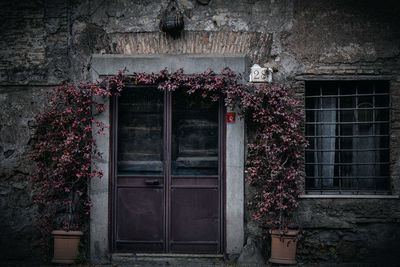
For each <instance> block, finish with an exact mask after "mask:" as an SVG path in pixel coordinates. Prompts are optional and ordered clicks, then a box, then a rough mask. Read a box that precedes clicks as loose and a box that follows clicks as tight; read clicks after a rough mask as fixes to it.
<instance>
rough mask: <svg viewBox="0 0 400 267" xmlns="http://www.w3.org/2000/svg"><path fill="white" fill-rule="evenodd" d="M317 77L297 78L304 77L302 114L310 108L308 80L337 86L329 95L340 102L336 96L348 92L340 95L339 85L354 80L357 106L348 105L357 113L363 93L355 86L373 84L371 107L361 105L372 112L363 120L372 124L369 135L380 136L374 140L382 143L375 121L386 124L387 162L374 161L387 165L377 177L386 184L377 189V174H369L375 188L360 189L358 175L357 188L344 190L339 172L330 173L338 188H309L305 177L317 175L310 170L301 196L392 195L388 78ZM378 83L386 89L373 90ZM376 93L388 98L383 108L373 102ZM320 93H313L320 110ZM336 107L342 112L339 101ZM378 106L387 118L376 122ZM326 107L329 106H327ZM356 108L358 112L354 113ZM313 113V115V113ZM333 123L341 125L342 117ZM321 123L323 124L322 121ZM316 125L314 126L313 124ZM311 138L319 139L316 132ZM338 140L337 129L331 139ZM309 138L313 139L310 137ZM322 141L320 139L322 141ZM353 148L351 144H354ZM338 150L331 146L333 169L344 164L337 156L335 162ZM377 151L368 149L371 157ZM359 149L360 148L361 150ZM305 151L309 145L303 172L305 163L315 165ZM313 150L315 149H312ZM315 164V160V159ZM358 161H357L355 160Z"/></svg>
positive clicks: (390, 100)
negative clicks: (384, 111) (310, 173)
mask: <svg viewBox="0 0 400 267" xmlns="http://www.w3.org/2000/svg"><path fill="white" fill-rule="evenodd" d="M315 78H316V77H312V78H311V79H304V77H300V79H301V80H304V110H305V113H306V114H307V111H309V110H310V109H309V108H307V97H309V96H308V92H307V90H310V87H311V86H310V84H311V82H313V83H314V84H317V85H318V84H319V86H320V87H321V86H324V84H325V85H327V84H329V85H330V86H334V87H336V90H337V92H336V94H334V95H332V96H331V97H333V98H334V99H335V100H336V102H337V103H340V100H338V99H340V98H341V97H343V96H347V95H342V93H341V91H340V86H341V85H343V84H344V83H345V82H351V83H353V84H354V85H355V87H354V89H355V94H354V97H355V98H356V104H355V105H356V106H355V107H354V108H350V109H349V110H352V109H353V110H354V112H355V113H357V114H358V111H359V110H363V109H360V108H359V107H358V104H359V103H358V99H359V98H360V97H363V94H359V91H358V87H359V86H360V84H362V83H368V84H369V85H370V86H372V88H373V92H372V93H371V94H368V96H371V97H372V98H373V106H372V107H371V108H364V109H365V110H367V111H370V110H372V114H373V120H372V121H367V122H365V123H369V124H371V125H372V126H373V134H372V135H371V137H372V138H374V139H375V138H376V137H379V139H377V140H378V141H379V142H381V138H382V136H383V135H377V134H376V131H375V127H376V125H377V124H378V123H384V124H386V125H384V127H386V129H385V130H387V134H386V135H385V137H386V138H387V147H385V149H384V150H385V151H387V152H388V161H386V162H382V160H380V159H379V160H375V163H378V164H380V165H383V166H384V167H385V168H387V175H384V176H379V177H383V179H385V181H383V183H386V187H385V190H377V183H378V182H379V180H377V179H378V178H377V177H378V176H376V175H373V176H372V177H373V178H371V179H372V181H373V184H374V187H375V190H373V189H372V188H369V189H365V188H364V189H363V188H359V185H358V179H360V178H353V179H357V182H356V183H357V187H356V188H351V189H349V190H344V189H343V188H342V187H341V186H340V181H342V179H343V177H344V176H341V175H340V174H339V175H338V176H336V175H335V174H333V176H332V180H334V179H335V178H336V179H337V180H338V181H339V186H338V188H330V189H329V188H323V186H320V187H318V188H316V187H315V188H310V187H309V186H308V185H307V179H314V181H315V179H317V178H315V173H313V175H310V176H307V175H306V176H305V180H304V191H303V192H304V195H303V196H313V197H318V196H329V195H331V196H332V195H338V196H362V195H365V196H378V195H386V196H387V195H391V194H392V191H391V179H392V177H391V168H392V166H391V149H390V143H391V139H390V138H391V115H392V114H391V110H392V106H391V102H392V99H391V98H392V95H391V90H390V89H391V87H390V80H389V79H386V78H380V79H379V77H372V78H371V77H370V79H358V78H357V77H356V78H350V79H349V78H348V77H347V78H345V79H341V78H340V77H336V78H332V77H331V78H330V79H315ZM379 83H380V85H383V86H384V90H385V92H384V93H379V92H378V93H377V92H376V91H375V86H376V84H378V85H379ZM377 95H385V96H387V97H388V103H385V105H384V106H383V107H379V108H377V106H376V103H375V98H376V96H377ZM322 96H323V94H322V88H320V94H319V95H316V96H314V97H315V98H316V99H318V100H319V101H320V107H319V110H323V108H322V103H321V102H322ZM336 105H337V106H336V107H335V108H334V110H335V113H337V114H341V112H342V111H343V109H342V108H341V107H340V105H339V104H336ZM377 109H383V110H387V120H385V121H382V122H380V121H379V122H378V123H377V122H376V120H375V117H376V114H375V113H376V110H377ZM328 110H329V109H328ZM356 111H357V112H356ZM314 116H315V115H314ZM339 116H341V115H339ZM355 119H356V121H353V122H351V123H350V124H351V125H353V124H354V122H356V124H361V123H360V121H359V119H358V115H357V116H356V118H355ZM335 121H336V122H335V123H333V124H334V125H338V124H339V125H340V124H342V123H343V122H342V121H341V118H339V121H338V119H336V118H335ZM313 122H315V124H316V125H318V121H317V118H314V121H313ZM308 123H310V121H308V118H307V116H306V117H305V127H304V135H305V136H306V137H309V136H308V135H307V125H308ZM322 124H323V123H322ZM315 128H316V127H315ZM349 136H352V137H351V140H352V142H354V137H353V136H354V134H352V135H349ZM311 137H313V138H314V140H315V139H318V135H316V134H314V136H311ZM356 138H357V139H359V138H360V136H356ZM338 139H341V132H339V134H337V133H335V134H334V140H335V141H334V142H336V140H338ZM311 140H312V139H311ZM321 143H322V142H321ZM353 147H354V146H353ZM315 149H316V147H314V150H315ZM338 150H341V148H339V149H338V148H337V147H336V146H335V148H334V150H333V152H334V159H333V162H334V163H333V166H334V168H335V167H336V165H337V164H339V165H341V164H343V162H341V161H340V159H339V162H338V163H337V162H336V154H337V152H338ZM350 150H351V151H356V153H358V151H359V150H360V149H358V148H355V149H350ZM378 150H380V148H379V149H370V151H373V152H374V155H375V156H374V157H376V151H378ZM361 151H362V150H361ZM307 152H310V151H309V149H308V148H306V150H305V152H304V158H305V165H304V168H305V171H306V170H307V169H306V166H307V165H312V166H314V165H315V164H316V162H315V161H314V162H308V161H307V158H306V155H307V154H306V153H307ZM313 153H316V152H315V151H314V152H313ZM317 163H318V162H317ZM355 163H357V162H354V161H353V162H351V163H349V164H351V166H355V165H360V164H355ZM358 163H359V162H358ZM338 169H341V168H338ZM353 176H354V177H357V176H359V175H357V173H356V175H353ZM321 185H322V182H321Z"/></svg>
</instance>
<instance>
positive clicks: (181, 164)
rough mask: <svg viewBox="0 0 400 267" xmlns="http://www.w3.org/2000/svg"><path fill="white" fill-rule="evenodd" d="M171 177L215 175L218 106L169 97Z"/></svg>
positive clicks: (195, 97)
mask: <svg viewBox="0 0 400 267" xmlns="http://www.w3.org/2000/svg"><path fill="white" fill-rule="evenodd" d="M172 99H173V100H172V159H171V164H172V166H171V167H172V170H171V172H172V175H190V176H192V175H218V102H212V101H211V100H209V99H204V98H203V97H202V96H201V95H199V94H194V95H188V94H187V93H186V92H185V91H183V90H178V91H175V92H174V93H173V94H172Z"/></svg>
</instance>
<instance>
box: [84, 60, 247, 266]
mask: <svg viewBox="0 0 400 267" xmlns="http://www.w3.org/2000/svg"><path fill="white" fill-rule="evenodd" d="M248 66H249V62H248V59H247V57H246V56H245V55H207V54H205V55H94V56H93V61H92V80H93V81H95V80H98V79H99V78H100V76H103V75H114V74H115V73H117V72H118V71H120V70H123V69H124V68H126V69H127V70H128V72H129V73H133V72H148V73H151V72H154V73H157V72H160V71H161V70H163V69H165V68H167V69H168V71H170V72H174V71H176V70H178V69H180V68H183V70H184V72H185V73H187V74H190V73H201V72H204V71H206V70H208V69H210V68H212V69H214V70H215V71H220V70H222V69H223V68H225V67H229V68H231V69H232V70H233V71H234V72H235V73H242V74H246V72H247V69H248ZM106 106H107V109H106V112H104V113H102V114H101V115H99V116H98V117H97V119H98V120H99V121H102V122H103V123H105V124H107V125H109V124H110V109H109V107H110V101H109V100H106ZM244 128H245V126H244V122H243V121H242V120H240V119H239V118H238V119H237V120H236V122H235V123H234V124H230V125H227V127H226V138H227V139H226V142H227V144H226V151H225V153H226V182H225V190H226V191H225V240H226V243H225V252H226V253H227V254H238V253H240V251H241V250H242V248H243V241H244V240H243V237H244V205H245V204H244ZM95 140H96V142H97V145H98V149H99V151H101V152H102V153H103V157H102V159H101V160H100V161H97V163H96V165H97V168H98V169H99V170H101V171H103V173H104V176H103V177H102V178H101V179H99V178H94V179H92V181H91V184H90V197H91V199H92V204H93V205H92V208H91V214H90V259H91V262H92V263H101V262H104V261H108V260H109V259H110V251H111V247H110V240H109V238H110V231H111V228H110V225H111V221H110V220H111V216H110V212H111V207H112V206H111V203H110V195H111V194H112V192H111V186H110V179H111V178H112V177H111V174H110V167H111V166H110V162H111V153H110V144H111V139H110V129H109V128H107V129H106V130H105V134H104V135H97V136H95Z"/></svg>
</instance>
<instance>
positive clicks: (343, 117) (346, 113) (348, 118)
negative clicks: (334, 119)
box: [340, 110, 355, 122]
mask: <svg viewBox="0 0 400 267" xmlns="http://www.w3.org/2000/svg"><path fill="white" fill-rule="evenodd" d="M340 121H341V122H352V121H355V117H354V111H353V110H343V111H340Z"/></svg>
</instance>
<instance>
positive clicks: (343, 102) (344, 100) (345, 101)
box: [340, 96, 356, 108]
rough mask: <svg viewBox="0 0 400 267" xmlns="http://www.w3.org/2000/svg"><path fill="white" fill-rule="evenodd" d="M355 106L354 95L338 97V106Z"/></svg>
mask: <svg viewBox="0 0 400 267" xmlns="http://www.w3.org/2000/svg"><path fill="white" fill-rule="evenodd" d="M355 107H356V97H354V96H346V97H340V108H355Z"/></svg>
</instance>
